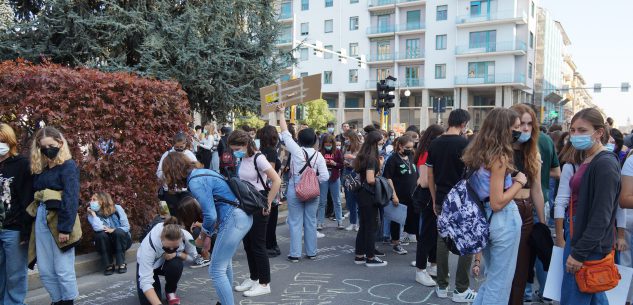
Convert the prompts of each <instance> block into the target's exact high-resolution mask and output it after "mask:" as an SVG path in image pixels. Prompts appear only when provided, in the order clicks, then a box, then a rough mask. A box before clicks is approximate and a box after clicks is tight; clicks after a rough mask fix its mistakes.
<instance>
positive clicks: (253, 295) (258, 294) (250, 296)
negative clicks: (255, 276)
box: [242, 291, 270, 298]
mask: <svg viewBox="0 0 633 305" xmlns="http://www.w3.org/2000/svg"><path fill="white" fill-rule="evenodd" d="M267 294H270V291H268V292H263V293H257V294H252V295H247V294H246V293H244V294H242V295H243V296H245V297H247V298H252V297H258V296H260V295H267Z"/></svg>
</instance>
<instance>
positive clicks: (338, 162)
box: [317, 134, 345, 230]
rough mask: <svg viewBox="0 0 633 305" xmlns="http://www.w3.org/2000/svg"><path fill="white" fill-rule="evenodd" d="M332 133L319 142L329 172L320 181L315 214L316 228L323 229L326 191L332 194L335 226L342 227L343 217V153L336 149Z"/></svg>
mask: <svg viewBox="0 0 633 305" xmlns="http://www.w3.org/2000/svg"><path fill="white" fill-rule="evenodd" d="M335 145H336V144H335V141H334V136H333V135H330V134H328V135H326V136H325V138H324V139H323V142H322V143H321V154H322V155H323V157H324V158H325V164H326V165H327V169H328V171H329V173H330V179H329V180H328V181H325V182H321V185H320V186H319V189H320V191H321V195H320V196H319V200H320V202H319V211H318V215H317V230H318V229H323V228H324V226H325V206H326V205H327V198H328V196H327V195H328V191H329V193H330V195H331V196H332V203H333V204H334V216H335V217H336V222H337V227H338V228H339V229H344V228H345V227H344V226H343V218H342V216H341V214H342V213H343V212H342V210H341V179H339V177H340V176H341V169H342V168H343V153H342V152H341V151H340V150H339V149H336V146H335Z"/></svg>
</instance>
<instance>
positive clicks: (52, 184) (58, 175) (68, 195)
mask: <svg viewBox="0 0 633 305" xmlns="http://www.w3.org/2000/svg"><path fill="white" fill-rule="evenodd" d="M43 189H51V190H56V191H62V202H61V205H60V207H59V209H58V210H57V215H58V220H57V221H58V222H57V230H59V232H60V233H65V234H69V233H70V232H71V231H72V230H73V226H74V225H75V218H76V217H77V208H78V206H79V168H77V164H76V163H75V161H73V160H67V161H66V162H64V163H63V164H61V165H57V166H55V167H53V168H47V169H45V170H44V171H42V173H41V174H39V175H35V177H34V178H33V190H34V191H35V192H37V191H41V190H43Z"/></svg>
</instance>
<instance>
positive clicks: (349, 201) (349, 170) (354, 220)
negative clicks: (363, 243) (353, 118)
mask: <svg viewBox="0 0 633 305" xmlns="http://www.w3.org/2000/svg"><path fill="white" fill-rule="evenodd" d="M343 138H344V139H345V142H344V145H343V151H344V152H343V164H344V166H345V167H344V169H343V177H345V176H347V175H352V176H356V172H355V171H354V168H353V163H354V159H356V155H357V154H358V152H359V151H360V146H361V138H360V136H359V135H358V134H357V133H356V131H354V130H352V129H349V130H347V131H346V132H345V133H344V134H343ZM381 138H382V136H381ZM357 200H358V199H357V198H356V194H354V192H350V191H348V190H345V205H346V206H347V210H349V226H348V227H347V228H345V230H347V231H351V230H356V231H357V232H358V201H357Z"/></svg>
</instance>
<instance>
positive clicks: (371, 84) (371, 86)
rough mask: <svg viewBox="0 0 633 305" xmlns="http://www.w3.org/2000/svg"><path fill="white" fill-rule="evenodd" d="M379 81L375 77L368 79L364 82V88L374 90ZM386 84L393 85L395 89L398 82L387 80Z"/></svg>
mask: <svg viewBox="0 0 633 305" xmlns="http://www.w3.org/2000/svg"><path fill="white" fill-rule="evenodd" d="M378 82H380V80H375V79H370V80H368V81H366V82H365V88H366V89H373V90H376V84H377V83H378ZM387 85H389V86H392V87H395V88H396V89H397V88H398V84H397V83H396V82H394V81H390V80H388V81H387Z"/></svg>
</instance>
